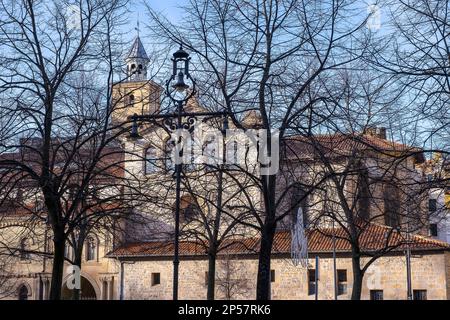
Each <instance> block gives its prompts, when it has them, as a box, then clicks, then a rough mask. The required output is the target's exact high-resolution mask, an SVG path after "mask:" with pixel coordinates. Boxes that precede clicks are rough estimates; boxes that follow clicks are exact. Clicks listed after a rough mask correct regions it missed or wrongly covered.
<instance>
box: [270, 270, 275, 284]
mask: <svg viewBox="0 0 450 320" xmlns="http://www.w3.org/2000/svg"><path fill="white" fill-rule="evenodd" d="M270 282H275V270H270Z"/></svg>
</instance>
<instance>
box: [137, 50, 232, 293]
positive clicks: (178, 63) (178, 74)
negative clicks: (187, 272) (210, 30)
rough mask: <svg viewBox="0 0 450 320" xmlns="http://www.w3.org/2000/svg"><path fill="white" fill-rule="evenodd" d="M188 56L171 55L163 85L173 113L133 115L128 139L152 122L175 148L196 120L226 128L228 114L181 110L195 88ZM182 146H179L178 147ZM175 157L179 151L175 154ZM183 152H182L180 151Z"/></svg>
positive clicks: (178, 171) (175, 274)
mask: <svg viewBox="0 0 450 320" xmlns="http://www.w3.org/2000/svg"><path fill="white" fill-rule="evenodd" d="M190 60H191V58H190V57H189V54H188V53H187V52H186V51H184V50H183V48H182V47H181V46H180V48H179V49H178V50H177V51H176V52H175V53H174V54H173V58H172V63H173V66H172V75H171V77H170V78H169V79H168V80H167V82H166V94H167V96H168V97H169V98H170V99H171V100H172V101H173V102H174V103H175V104H176V107H177V108H176V112H175V113H168V114H148V115H137V114H134V115H133V116H131V117H130V118H129V120H131V123H132V126H131V132H130V138H131V139H133V140H136V139H141V138H142V137H141V136H140V135H139V124H138V121H146V122H151V123H153V124H155V125H161V123H160V122H159V121H158V120H161V119H162V120H164V121H163V122H164V125H165V126H166V127H167V128H168V129H169V130H171V131H172V132H174V131H175V132H176V133H177V135H176V139H178V145H180V142H181V135H179V133H178V132H177V131H178V129H187V130H189V131H191V130H193V128H194V125H195V123H196V119H197V117H224V128H225V129H226V128H227V127H228V122H227V121H228V120H227V114H228V113H227V111H222V112H220V111H219V112H185V111H184V108H183V106H184V105H185V104H186V103H187V102H188V101H189V99H191V98H192V97H193V96H194V95H195V93H196V84H195V80H194V78H192V77H191V74H190V72H189V62H190ZM181 145H182V144H181ZM175 151H176V152H177V153H178V150H175ZM181 152H182V150H181ZM179 156H181V154H180V153H178V154H176V157H175V158H176V159H177V158H178V161H176V164H175V183H176V187H175V239H174V258H173V300H178V269H179V264H180V260H179V237H180V199H181V176H182V170H183V164H182V163H181V161H180V160H181V159H180V158H179Z"/></svg>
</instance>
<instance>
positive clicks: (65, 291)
mask: <svg viewBox="0 0 450 320" xmlns="http://www.w3.org/2000/svg"><path fill="white" fill-rule="evenodd" d="M80 291H81V292H80V299H81V300H97V295H96V293H95V289H94V287H93V286H92V284H91V283H90V282H89V280H88V279H86V278H85V277H83V276H82V277H81V290H80ZM72 294H73V290H71V289H69V288H67V283H65V284H64V286H63V288H62V292H61V298H62V299H63V300H71V299H72Z"/></svg>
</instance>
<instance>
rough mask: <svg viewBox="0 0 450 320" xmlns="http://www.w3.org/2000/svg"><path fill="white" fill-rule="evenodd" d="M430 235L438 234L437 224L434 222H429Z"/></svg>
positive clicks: (435, 235)
mask: <svg viewBox="0 0 450 320" xmlns="http://www.w3.org/2000/svg"><path fill="white" fill-rule="evenodd" d="M430 236H432V237H437V236H438V226H437V224H436V223H430Z"/></svg>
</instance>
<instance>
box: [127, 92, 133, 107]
mask: <svg viewBox="0 0 450 320" xmlns="http://www.w3.org/2000/svg"><path fill="white" fill-rule="evenodd" d="M127 100H128V101H127V104H128V105H130V106H133V105H134V95H133V94H129V95H128V97H127Z"/></svg>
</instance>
